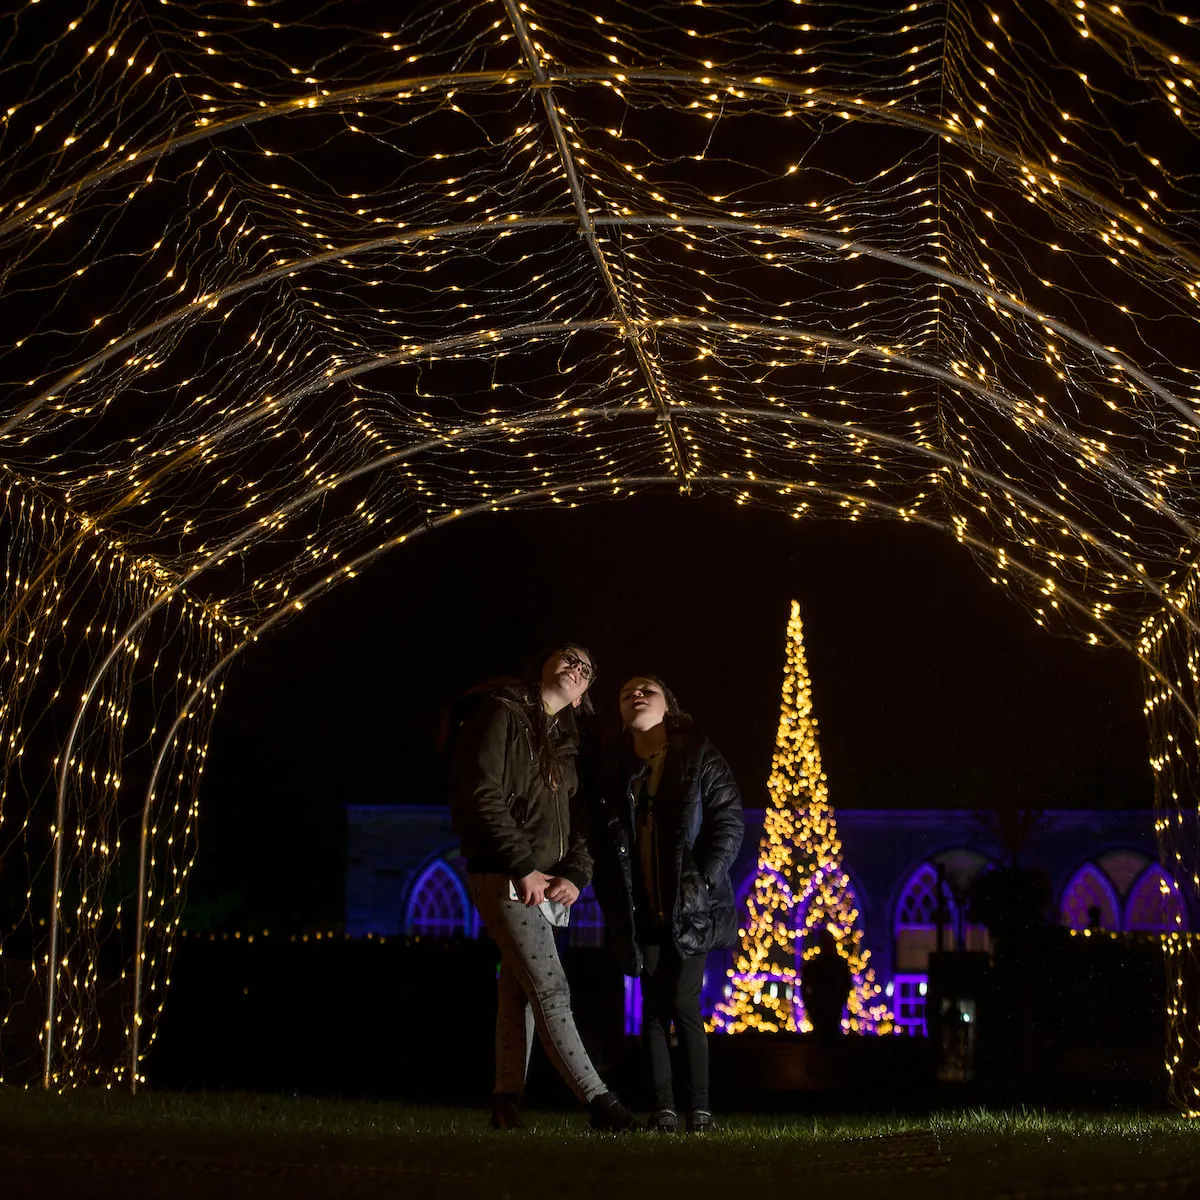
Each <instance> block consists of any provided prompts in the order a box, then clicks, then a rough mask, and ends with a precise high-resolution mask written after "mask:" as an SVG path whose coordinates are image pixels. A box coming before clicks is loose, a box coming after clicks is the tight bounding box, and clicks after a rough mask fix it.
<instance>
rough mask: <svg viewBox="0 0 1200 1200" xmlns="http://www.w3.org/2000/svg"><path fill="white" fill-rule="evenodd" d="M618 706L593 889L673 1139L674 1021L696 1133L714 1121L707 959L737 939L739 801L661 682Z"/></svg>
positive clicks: (596, 805)
mask: <svg viewBox="0 0 1200 1200" xmlns="http://www.w3.org/2000/svg"><path fill="white" fill-rule="evenodd" d="M620 704H621V725H622V728H623V730H624V733H625V737H624V738H623V739H622V744H621V746H620V748H619V749H618V750H617V752H616V753H614V754H612V755H610V756H609V757H608V758H607V759H606V761H605V762H604V763H603V764H602V765H601V767H600V769H599V771H598V772H597V778H596V782H595V786H594V787H593V789H592V796H591V803H592V814H591V820H592V833H591V836H590V839H589V841H590V848H591V851H592V855H593V859H594V877H593V887H594V888H595V891H596V895H597V898H598V899H599V901H600V905H601V907H602V908H603V910H604V917H605V927H606V929H607V940H608V944H609V946H610V947H611V948H612V950H613V951H614V952H615V953H616V955H617V957H618V959H619V960H620V962H621V966H622V969H623V970H624V972H625V973H626V974H627V975H638V976H640V977H641V986H642V1020H643V1032H642V1037H643V1041H644V1043H645V1046H646V1049H647V1056H648V1059H649V1066H650V1079H651V1083H652V1085H653V1089H654V1104H655V1112H654V1115H653V1116H652V1117H651V1120H650V1125H651V1127H652V1128H654V1129H658V1130H660V1131H662V1132H664V1133H673V1132H674V1131H675V1130H676V1129H677V1128H678V1126H679V1118H678V1116H677V1114H676V1108H675V1089H674V1084H673V1080H672V1073H671V1058H670V1040H669V1034H670V1026H671V1023H672V1021H673V1022H674V1023H675V1032H676V1034H677V1035H678V1038H679V1046H680V1050H681V1052H682V1060H683V1061H682V1066H683V1068H684V1070H683V1072H682V1074H683V1076H684V1078H683V1088H682V1096H683V1099H684V1101H685V1103H684V1109H685V1111H686V1113H687V1119H686V1125H687V1129H688V1131H689V1132H695V1133H702V1132H705V1131H707V1130H708V1129H709V1128H710V1127H711V1124H712V1113H711V1110H710V1108H709V1097H708V1040H707V1036H706V1034H705V1031H704V1018H703V1017H702V1016H701V1013H700V988H701V984H702V983H703V979H704V963H705V959H706V957H707V955H708V952H709V951H710V950H715V949H720V948H724V947H727V946H732V945H733V944H734V942H735V941H736V938H737V916H736V913H735V911H734V897H733V887H732V884H731V882H730V879H729V870H730V867H731V866H732V865H733V860H734V858H735V857H736V855H737V852H738V849H739V848H740V846H741V844H742V834H743V829H744V827H743V821H742V800H741V794H740V793H739V791H738V786H737V783H736V782H735V781H734V778H733V775H732V773H731V772H730V770H729V767H728V765H727V764H726V762H725V760H724V759H723V758H722V757H721V755H720V752H719V751H718V750H717V748H716V747H715V746H714V745H713V744H712V743H711V742H710V741H709V740H708V739H707V738H705V737H704V736H703V735H701V734H700V733H699V732H697V731H696V730H695V729H694V728H693V727H692V724H691V720H690V719H689V718H688V717H687V716H686V715H685V714H683V713H682V712H681V711H680V708H679V705H678V703H677V702H676V700H675V697H674V696H673V695H672V694H671V691H670V689H669V688H667V687H666V686H665V685H664V684H663V682H662V681H661V680H660V679H656V678H654V677H653V676H650V675H636V676H634V677H633V678H632V679H630V680H629V682H628V683H626V684H625V686H624V687H623V688H622V689H621V700H620Z"/></svg>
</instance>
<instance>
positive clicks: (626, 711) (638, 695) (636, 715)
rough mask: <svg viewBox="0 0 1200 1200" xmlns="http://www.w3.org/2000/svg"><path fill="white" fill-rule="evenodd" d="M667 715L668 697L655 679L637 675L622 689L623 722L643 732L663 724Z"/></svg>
mask: <svg viewBox="0 0 1200 1200" xmlns="http://www.w3.org/2000/svg"><path fill="white" fill-rule="evenodd" d="M666 715H667V698H666V696H664V695H663V690H662V688H661V687H660V686H659V685H658V684H657V683H655V682H654V680H653V679H646V678H644V677H643V676H640V675H635V676H634V677H633V678H632V679H631V680H630V681H629V682H628V683H627V684H626V685H625V686H624V687H623V688H622V689H621V724H622V725H623V726H624V727H625V728H626V729H637V730H640V731H642V732H643V733H644V732H645V731H646V730H647V729H653V728H654V727H655V725H661V724H662V722H663V718H664V717H666Z"/></svg>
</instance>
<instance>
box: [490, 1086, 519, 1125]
mask: <svg viewBox="0 0 1200 1200" xmlns="http://www.w3.org/2000/svg"><path fill="white" fill-rule="evenodd" d="M491 1125H492V1128H493V1129H524V1128H525V1122H524V1121H522V1120H521V1097H520V1096H514V1095H513V1094H512V1093H511V1092H493V1093H492V1121H491Z"/></svg>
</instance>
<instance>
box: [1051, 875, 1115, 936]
mask: <svg viewBox="0 0 1200 1200" xmlns="http://www.w3.org/2000/svg"><path fill="white" fill-rule="evenodd" d="M1061 912H1062V923H1063V924H1064V925H1066V926H1069V927H1070V928H1071V929H1087V928H1088V927H1089V926H1092V925H1099V928H1101V929H1109V930H1113V931H1116V930H1118V929H1120V928H1121V906H1120V904H1119V903H1118V901H1117V893H1116V892H1115V891H1114V890H1113V885H1112V884H1111V883H1110V882H1109V880H1108V876H1107V875H1105V874H1104V873H1103V872H1102V871H1101V870H1100V869H1099V868H1098V867H1096V866H1095V865H1094V864H1092V863H1085V864H1084V865H1083V866H1082V867H1080V868H1079V870H1078V871H1076V872H1075V877H1074V878H1073V879H1072V880H1071V882H1070V883H1068V884H1067V886H1066V888H1065V889H1064V891H1063V898H1062V909H1061Z"/></svg>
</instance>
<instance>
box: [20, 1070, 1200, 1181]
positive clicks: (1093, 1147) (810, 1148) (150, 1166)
mask: <svg viewBox="0 0 1200 1200" xmlns="http://www.w3.org/2000/svg"><path fill="white" fill-rule="evenodd" d="M528 1120H529V1128H527V1129H526V1130H524V1131H516V1132H512V1133H506V1134H496V1133H493V1132H491V1131H490V1130H488V1129H487V1128H486V1122H485V1117H484V1114H483V1113H482V1112H478V1111H468V1110H465V1109H444V1108H443V1109H433V1108H414V1107H412V1106H407V1105H399V1104H388V1103H382V1102H359V1101H343V1100H318V1099H307V1098H286V1097H277V1096H267V1095H246V1094H222V1095H178V1094H153V1093H152V1094H145V1095H140V1096H136V1097H132V1096H128V1095H125V1094H121V1093H112V1092H76V1093H68V1094H66V1095H62V1096H55V1095H46V1094H43V1093H41V1092H37V1091H21V1090H16V1089H0V1197H3V1198H4V1200H24V1198H26V1197H57V1196H71V1197H79V1198H80V1200H82V1198H85V1197H93V1196H94V1197H107V1196H113V1197H117V1196H121V1197H139V1198H140V1197H158V1196H162V1197H171V1198H172V1200H189V1198H190V1197H210V1196H214V1197H220V1198H221V1200H239V1198H240V1197H243V1196H245V1197H251V1196H253V1197H255V1200H260V1198H262V1200H265V1198H270V1197H276V1196H278V1197H283V1198H286V1200H307V1198H308V1197H318V1196H320V1197H325V1196H330V1197H333V1196H336V1197H360V1196H362V1197H367V1196H388V1197H403V1198H407V1197H413V1198H414V1200H416V1198H417V1197H420V1198H422V1200H423V1198H424V1197H443V1196H445V1197H458V1196H463V1197H472V1198H475V1197H479V1198H483V1197H513V1198H514V1200H515V1198H516V1197H521V1198H522V1200H525V1198H527V1197H533V1196H535V1195H537V1194H538V1193H541V1194H549V1195H551V1196H555V1197H557V1196H561V1197H562V1200H584V1198H588V1197H593V1196H596V1197H600V1196H604V1197H610V1198H613V1200H635V1198H641V1197H647V1198H649V1197H653V1198H654V1200H676V1198H677V1200H693V1198H694V1197H699V1196H710V1195H711V1196H717V1195H721V1196H725V1197H732V1196H744V1197H746V1198H747V1200H751V1198H752V1197H756V1196H757V1195H759V1194H764V1193H769V1194H772V1195H775V1194H777V1195H779V1196H780V1197H781V1198H782V1197H791V1196H795V1197H797V1198H801V1197H810V1196H811V1197H815V1196H820V1197H822V1198H823V1200H824V1198H825V1197H829V1198H832V1197H835V1196H838V1195H842V1194H850V1195H853V1196H855V1197H858V1196H866V1195H874V1196H881V1197H897V1198H900V1200H903V1198H906V1197H921V1198H922V1200H949V1198H951V1197H958V1196H962V1197H970V1198H971V1200H975V1198H977V1197H1000V1196H1010V1197H1030V1198H1033V1197H1059V1196H1061V1197H1067V1196H1078V1197H1083V1196H1127V1197H1135V1196H1136V1197H1142V1196H1145V1197H1158V1196H1186V1197H1200V1126H1197V1125H1196V1124H1195V1123H1193V1122H1188V1121H1185V1120H1183V1119H1182V1118H1180V1117H1173V1116H1168V1115H1160V1114H1155V1115H1152V1116H1149V1115H1136V1114H1126V1115H1109V1116H1092V1115H1089V1116H1078V1115H1069V1114H1061V1113H1054V1114H1049V1113H1040V1112H988V1111H975V1112H958V1113H942V1114H935V1115H934V1116H932V1117H923V1118H909V1117H898V1116H897V1117H889V1116H873V1117H868V1116H854V1117H837V1116H830V1115H823V1116H820V1117H813V1116H809V1117H800V1116H797V1115H796V1114H795V1113H791V1114H789V1115H787V1116H780V1117H777V1118H775V1117H770V1116H763V1115H761V1114H760V1115H755V1116H739V1115H736V1114H734V1115H730V1116H728V1117H726V1118H725V1120H724V1121H723V1124H722V1128H721V1129H720V1131H719V1132H717V1133H715V1134H713V1135H711V1136H710V1137H707V1138H697V1137H691V1138H689V1137H685V1136H677V1137H661V1136H656V1135H652V1134H637V1135H627V1136H615V1135H611V1134H609V1135H592V1134H588V1133H587V1132H585V1130H584V1118H583V1116H582V1114H580V1115H575V1114H565V1113H539V1112H536V1111H535V1112H533V1113H531V1114H529V1117H528Z"/></svg>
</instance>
